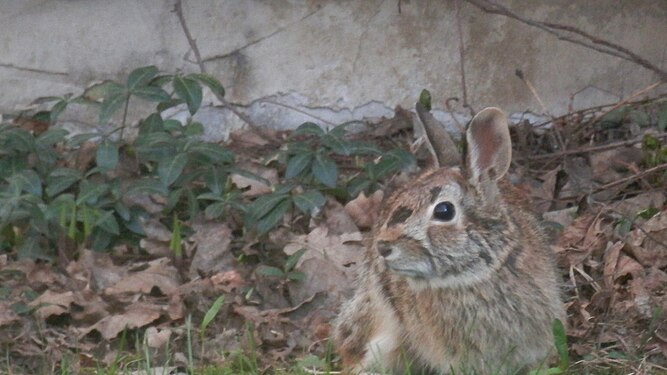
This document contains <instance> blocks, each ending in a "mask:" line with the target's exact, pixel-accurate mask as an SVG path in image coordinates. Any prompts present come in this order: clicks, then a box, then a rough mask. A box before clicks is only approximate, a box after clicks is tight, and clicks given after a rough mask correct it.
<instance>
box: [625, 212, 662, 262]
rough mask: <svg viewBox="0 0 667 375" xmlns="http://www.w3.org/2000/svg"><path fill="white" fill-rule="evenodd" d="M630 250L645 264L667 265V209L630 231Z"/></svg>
mask: <svg viewBox="0 0 667 375" xmlns="http://www.w3.org/2000/svg"><path fill="white" fill-rule="evenodd" d="M628 245H630V252H631V253H632V255H634V256H635V258H636V259H637V260H638V261H639V263H641V264H642V265H644V266H647V267H649V266H656V267H658V268H663V267H665V266H667V211H663V212H661V213H660V214H658V215H655V216H654V217H652V218H651V219H649V220H648V221H646V223H644V224H643V225H642V226H641V228H638V229H635V230H633V231H632V232H630V233H629V236H628Z"/></svg>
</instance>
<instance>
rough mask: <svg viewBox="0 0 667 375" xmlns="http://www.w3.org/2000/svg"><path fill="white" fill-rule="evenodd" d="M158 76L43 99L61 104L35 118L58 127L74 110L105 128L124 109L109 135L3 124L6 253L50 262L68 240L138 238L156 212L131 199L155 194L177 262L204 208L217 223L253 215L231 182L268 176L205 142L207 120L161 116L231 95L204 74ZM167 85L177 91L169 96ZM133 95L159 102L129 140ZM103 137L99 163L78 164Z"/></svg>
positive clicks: (135, 75) (108, 243)
mask: <svg viewBox="0 0 667 375" xmlns="http://www.w3.org/2000/svg"><path fill="white" fill-rule="evenodd" d="M158 73H159V71H158V69H157V68H156V67H154V66H147V67H142V68H139V69H136V70H134V71H132V72H131V73H130V74H129V76H128V78H127V80H126V81H125V82H124V83H118V82H113V81H105V82H103V83H100V84H97V85H95V86H92V87H91V88H89V89H87V90H85V92H84V93H83V94H82V95H80V96H77V97H73V96H72V95H65V96H63V97H46V98H42V99H40V100H39V102H42V103H50V102H55V104H53V106H52V107H51V110H50V111H48V112H39V113H38V114H36V115H35V116H37V117H38V118H40V119H48V122H49V123H54V122H55V120H56V119H57V118H58V116H59V115H60V114H61V113H62V112H63V111H64V110H65V109H66V108H67V106H68V105H69V104H71V103H77V104H85V105H89V106H92V107H94V108H96V109H98V111H99V116H98V119H99V121H100V123H101V124H107V123H109V122H110V121H112V118H113V116H114V114H115V113H116V112H117V111H119V110H121V109H122V110H123V116H122V119H121V120H120V124H119V125H118V126H116V127H114V128H113V130H111V131H109V132H108V133H102V134H100V133H87V134H79V135H76V136H73V137H68V134H67V132H66V131H65V130H62V129H57V128H51V129H48V130H47V131H46V132H44V133H42V134H39V135H37V134H31V133H30V132H28V131H26V130H24V129H21V128H19V127H17V126H13V125H8V124H3V125H1V126H0V147H1V150H2V151H0V207H1V208H0V246H2V248H4V249H17V255H18V256H19V257H28V258H44V259H50V258H51V257H52V251H51V249H53V248H54V247H56V244H57V242H58V241H59V240H60V239H61V238H64V237H68V238H70V239H71V240H72V241H73V242H74V243H75V244H83V243H85V244H87V245H88V246H90V247H92V248H93V249H97V250H104V249H109V248H110V247H113V246H114V245H115V244H116V243H118V242H120V241H133V239H135V238H138V237H139V236H141V235H143V234H144V233H143V229H142V227H141V225H140V218H142V217H147V215H148V214H147V213H146V212H145V211H144V210H143V209H142V208H141V206H138V205H136V204H132V202H131V201H128V200H127V199H126V198H127V197H128V196H133V195H135V196H136V195H141V194H156V195H160V196H162V197H164V199H165V204H164V213H165V214H168V213H173V220H172V223H173V233H174V236H173V238H172V243H171V245H170V246H171V248H172V250H174V252H175V253H176V254H177V255H178V253H179V252H180V239H181V230H180V228H181V224H182V223H181V221H180V219H183V218H185V219H189V218H192V217H193V216H194V215H196V214H197V213H199V212H200V211H201V210H204V211H205V214H206V216H207V217H209V218H211V219H214V218H218V217H220V216H222V215H223V214H225V213H230V212H231V211H234V212H243V211H244V210H245V205H244V203H243V201H242V198H241V196H240V193H239V192H238V191H237V190H236V188H235V186H234V185H233V184H232V183H231V182H230V179H229V176H230V174H232V173H236V174H242V175H245V176H248V177H251V178H258V179H259V177H257V176H255V175H253V174H252V173H249V172H246V171H243V170H240V169H237V168H235V167H234V155H233V154H232V153H231V152H229V151H228V150H226V149H225V148H224V147H223V146H221V145H219V144H216V143H210V142H203V141H202V140H201V135H202V133H203V126H202V125H201V124H200V123H197V122H193V121H191V120H189V121H188V122H187V123H185V124H181V123H180V122H178V121H176V120H169V119H168V120H163V119H162V117H161V115H160V112H161V111H162V110H164V109H166V108H169V107H171V106H174V105H178V104H181V103H185V105H186V106H187V107H188V110H189V112H190V113H191V114H194V113H195V112H196V111H197V110H198V109H199V106H200V105H201V98H202V85H203V86H206V87H208V88H209V89H210V90H212V91H214V92H215V93H216V94H217V95H224V88H223V87H222V85H221V84H220V83H219V82H218V81H217V80H215V79H214V78H213V77H211V76H208V75H205V74H189V75H158ZM163 86H164V87H170V88H171V90H170V92H167V90H166V89H165V88H164V87H163ZM132 98H138V99H141V100H146V101H149V102H155V103H157V104H156V110H155V112H154V113H153V114H151V115H149V116H148V117H146V118H145V119H143V120H141V121H140V122H139V124H138V136H137V137H136V139H135V140H126V139H124V137H123V131H124V129H125V128H126V127H127V123H126V121H127V112H128V106H129V104H130V101H131V99H132ZM118 131H120V133H119V136H118V137H115V135H116V132H118ZM94 138H98V139H99V140H100V141H99V143H98V144H97V148H96V150H95V151H94V152H95V155H94V158H93V160H94V162H93V163H91V164H90V165H76V164H74V163H72V162H71V160H72V159H76V156H77V154H82V153H85V152H89V151H88V150H89V148H85V147H81V145H82V144H83V143H84V142H86V141H88V140H91V139H94ZM121 160H123V161H124V162H123V163H121ZM128 162H129V163H128ZM121 164H122V165H121ZM132 166H133V167H132ZM128 174H129V175H128Z"/></svg>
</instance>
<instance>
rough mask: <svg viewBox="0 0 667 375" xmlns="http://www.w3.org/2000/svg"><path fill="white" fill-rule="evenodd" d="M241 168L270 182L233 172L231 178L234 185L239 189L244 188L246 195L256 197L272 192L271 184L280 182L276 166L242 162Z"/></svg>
mask: <svg viewBox="0 0 667 375" xmlns="http://www.w3.org/2000/svg"><path fill="white" fill-rule="evenodd" d="M238 167H239V168H240V169H243V170H246V171H249V172H252V173H254V174H256V175H257V176H259V177H262V178H264V179H265V180H267V181H268V182H269V184H268V185H267V184H266V183H264V182H263V181H261V180H258V179H256V178H250V177H246V176H242V175H240V174H236V173H232V175H231V179H232V182H233V183H234V185H236V186H237V187H238V188H239V189H244V191H243V195H244V196H246V197H256V196H259V195H263V194H268V193H270V192H271V186H273V185H276V184H277V183H278V171H277V170H275V169H274V168H268V167H265V166H263V165H261V164H257V163H241V164H239V165H238Z"/></svg>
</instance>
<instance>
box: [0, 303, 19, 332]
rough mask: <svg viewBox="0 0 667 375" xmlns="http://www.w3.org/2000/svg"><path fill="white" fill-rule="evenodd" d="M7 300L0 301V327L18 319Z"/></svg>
mask: <svg viewBox="0 0 667 375" xmlns="http://www.w3.org/2000/svg"><path fill="white" fill-rule="evenodd" d="M10 305H11V304H10V303H9V302H2V303H0V327H3V326H7V325H10V324H13V323H16V322H18V321H19V316H18V315H16V313H15V312H14V311H13V310H12V309H11V307H10Z"/></svg>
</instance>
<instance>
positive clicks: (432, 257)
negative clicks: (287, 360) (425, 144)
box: [334, 104, 565, 374]
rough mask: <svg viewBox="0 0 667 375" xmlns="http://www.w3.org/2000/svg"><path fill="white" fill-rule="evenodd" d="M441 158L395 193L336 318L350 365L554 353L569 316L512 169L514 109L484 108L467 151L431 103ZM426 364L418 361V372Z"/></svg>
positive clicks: (472, 366)
mask: <svg viewBox="0 0 667 375" xmlns="http://www.w3.org/2000/svg"><path fill="white" fill-rule="evenodd" d="M417 112H418V114H419V115H420V116H419V117H420V118H421V119H422V122H423V123H424V125H425V127H426V133H427V134H428V136H429V138H430V141H431V143H432V144H433V145H434V147H433V148H434V151H435V154H436V156H437V160H438V161H439V163H438V164H439V167H438V168H437V169H435V170H430V171H427V172H425V173H423V174H422V175H420V176H419V177H418V178H416V179H415V180H413V181H412V182H410V183H409V184H408V185H407V186H405V187H404V188H403V189H402V190H398V191H396V192H394V193H393V194H391V195H390V196H389V198H388V199H387V200H386V201H385V203H384V206H383V209H382V211H381V214H380V216H379V218H380V219H379V220H378V222H377V224H376V226H375V228H374V233H373V235H374V236H373V243H372V245H371V246H370V247H369V248H368V249H367V253H366V257H365V261H364V264H363V265H362V266H361V270H362V271H361V274H360V279H359V285H358V289H357V291H356V294H355V295H354V297H353V298H352V300H350V301H349V302H347V304H345V305H344V306H343V308H342V311H341V313H340V315H339V317H338V318H337V320H336V322H335V332H334V341H335V343H336V345H337V348H338V351H339V353H340V355H341V357H342V361H343V366H344V367H345V368H346V370H347V371H349V372H351V373H358V372H361V371H364V370H366V371H372V370H374V369H384V371H387V372H389V373H401V374H402V373H403V371H404V370H405V369H406V368H408V367H409V368H411V369H412V370H413V371H415V370H416V371H417V373H419V372H418V371H426V372H435V373H440V374H449V373H455V374H514V373H516V372H519V371H525V370H526V369H527V368H530V367H531V366H534V365H536V364H539V363H541V362H543V361H545V359H546V357H547V356H548V355H549V353H550V352H551V348H552V347H553V335H552V333H551V323H552V321H553V319H561V320H562V321H564V318H565V312H564V309H563V306H562V303H561V300H560V297H559V282H558V277H557V274H556V266H555V261H554V259H553V254H552V252H551V250H550V249H549V247H548V246H547V244H546V243H545V239H544V235H543V233H542V231H541V230H540V228H539V226H538V224H537V221H536V219H535V218H534V217H533V216H532V215H531V214H529V213H527V212H526V211H524V210H523V209H522V208H521V207H520V206H521V205H522V203H523V202H521V201H522V198H521V197H520V196H518V195H517V194H516V192H515V191H514V190H513V187H512V186H511V185H510V184H509V183H508V182H506V181H504V180H503V179H502V177H503V176H504V175H505V173H506V172H507V169H508V168H509V165H510V161H511V152H512V151H511V140H510V135H509V129H508V125H507V119H506V117H505V115H504V114H503V113H502V112H501V111H500V110H499V109H497V108H487V109H485V110H483V111H482V112H480V113H479V114H477V116H475V117H474V118H473V120H472V122H471V123H470V125H469V127H468V130H467V133H466V141H467V152H466V154H465V157H464V158H461V157H460V155H459V154H458V152H457V151H456V147H455V146H454V143H453V142H452V140H451V138H449V135H447V133H446V132H445V131H444V129H442V127H440V128H438V124H437V123H434V121H435V119H433V117H432V116H431V114H430V113H428V112H427V111H426V110H425V109H424V107H423V106H421V105H420V104H418V105H417ZM412 373H413V374H415V372H412Z"/></svg>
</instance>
